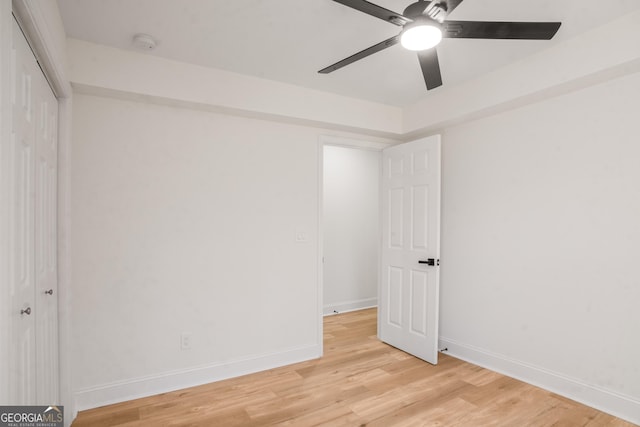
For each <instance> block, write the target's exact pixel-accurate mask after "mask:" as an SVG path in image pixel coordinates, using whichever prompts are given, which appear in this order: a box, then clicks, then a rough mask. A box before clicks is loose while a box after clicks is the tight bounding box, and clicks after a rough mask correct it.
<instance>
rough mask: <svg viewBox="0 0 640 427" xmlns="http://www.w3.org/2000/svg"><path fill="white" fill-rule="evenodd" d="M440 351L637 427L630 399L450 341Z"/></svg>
mask: <svg viewBox="0 0 640 427" xmlns="http://www.w3.org/2000/svg"><path fill="white" fill-rule="evenodd" d="M439 348H447V351H446V354H448V355H450V356H453V357H455V358H457V359H461V360H464V361H466V362H469V363H473V364H474V365H478V366H482V367H483V368H487V369H490V370H492V371H495V372H499V373H501V374H503V375H507V376H509V377H512V378H515V379H518V380H520V381H524V382H526V383H529V384H532V385H534V386H537V387H541V388H543V389H545V390H549V391H551V392H554V393H556V394H559V395H561V396H564V397H567V398H569V399H571V400H575V401H576V402H580V403H582V404H585V405H587V406H590V407H592V408H595V409H598V410H599V411H602V412H606V413H608V414H611V415H614V416H616V417H618V418H622V419H624V420H627V421H629V422H631V423H634V424H638V425H640V401H638V400H636V399H634V398H632V397H630V396H625V395H623V394H620V393H616V392H613V391H610V390H606V389H604V388H601V387H597V386H594V385H590V384H586V383H584V382H582V381H580V380H577V379H575V378H570V377H568V376H566V375H562V374H559V373H557V372H553V371H550V370H547V369H544V368H541V367H539V366H534V365H531V364H528V363H524V362H521V361H519V360H515V359H512V358H509V357H506V356H503V355H501V354H496V353H493V352H490V351H488V350H484V349H482V348H478V347H475V346H472V345H469V344H465V343H461V342H458V341H456V340H452V339H449V338H445V337H440V340H439Z"/></svg>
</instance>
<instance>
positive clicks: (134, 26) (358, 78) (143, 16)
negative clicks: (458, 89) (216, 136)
mask: <svg viewBox="0 0 640 427" xmlns="http://www.w3.org/2000/svg"><path fill="white" fill-rule="evenodd" d="M373 2H374V3H376V4H378V5H380V6H383V7H385V8H388V9H391V10H393V11H396V12H400V13H402V11H403V10H404V8H405V7H406V6H407V5H408V4H409V3H411V0H377V1H373ZM58 4H59V6H60V11H61V14H62V19H63V22H64V25H65V29H66V32H67V36H69V37H73V38H77V39H82V40H87V41H90V42H94V43H99V44H103V45H108V46H114V47H118V48H122V49H131V50H133V49H134V47H133V46H132V44H131V39H132V37H133V35H134V34H136V33H147V34H150V35H152V36H153V37H155V38H156V39H157V40H158V46H157V48H156V49H155V50H154V51H153V52H151V53H150V54H152V55H157V56H161V57H165V58H170V59H174V60H178V61H183V62H188V63H192V64H198V65H203V66H207V67H213V68H219V69H223V70H228V71H233V72H236V73H240V74H246V75H251V76H257V77H261V78H265V79H270V80H276V81H280V82H285V83H290V84H294V85H298V86H303V87H307V88H312V89H317V90H322V91H327V92H333V93H337V94H341V95H346V96H350V97H355V98H361V99H366V100H371V101H375V102H379V103H383V104H390V105H397V106H407V105H410V104H413V103H415V102H417V101H419V100H421V99H423V98H425V97H428V96H429V94H430V93H433V92H437V91H438V90H441V89H442V88H443V87H450V86H453V85H456V84H459V83H461V82H463V81H466V80H468V79H472V78H474V77H476V76H478V75H481V74H484V73H487V72H490V71H491V70H494V69H496V68H499V67H501V66H504V65H507V64H509V63H511V62H514V61H518V60H520V59H522V58H524V57H526V56H528V55H531V54H534V53H536V52H537V51H540V50H542V49H545V48H548V47H550V46H552V45H553V44H555V43H560V42H562V41H563V40H567V39H569V38H572V37H574V36H576V35H578V34H580V33H582V32H584V31H587V30H589V29H591V28H594V27H597V26H599V25H601V24H603V23H605V22H608V21H610V20H613V19H615V18H617V17H619V16H622V15H624V14H626V13H629V12H631V11H634V10H637V9H640V1H639V0H607V1H602V0H535V1H531V0H465V1H464V2H463V3H461V4H460V6H459V7H458V8H457V9H456V10H455V11H454V12H453V13H452V14H451V16H450V18H451V19H456V20H486V21H490V20H494V21H499V20H504V21H561V22H562V23H563V24H562V27H561V28H560V30H559V32H558V34H557V35H556V37H555V38H554V39H553V40H552V41H515V40H463V39H445V40H443V42H442V43H441V44H440V46H439V47H438V55H439V58H440V67H441V71H442V76H443V82H444V86H442V87H441V88H439V89H435V90H434V91H430V92H429V93H427V91H426V89H425V86H424V81H423V80H422V73H421V71H420V66H419V64H418V60H417V58H416V54H415V53H413V52H408V51H405V50H404V49H403V48H402V47H400V46H399V45H397V46H394V47H391V48H389V49H386V50H384V51H382V52H379V53H377V54H374V55H372V56H370V57H368V58H366V59H363V60H361V61H358V62H356V63H354V64H351V65H349V66H347V67H345V68H343V69H340V70H338V71H335V72H334V73H332V74H327V75H323V74H318V73H317V71H318V70H319V69H321V68H324V67H325V66H328V65H330V64H332V63H334V62H336V61H338V60H341V59H343V58H345V57H347V56H349V55H351V54H353V53H355V52H358V51H360V50H362V49H364V48H367V47H369V46H371V45H373V44H375V43H378V42H379V41H382V40H384V39H386V38H389V37H391V36H393V35H395V34H397V33H399V27H396V26H395V25H392V24H389V23H386V22H383V21H381V20H379V19H376V18H374V17H371V16H369V15H365V14H363V13H361V12H358V11H355V10H353V9H350V8H347V7H345V6H343V5H341V4H338V3H335V2H334V1H332V0H58ZM593 54H597V52H594V53H593Z"/></svg>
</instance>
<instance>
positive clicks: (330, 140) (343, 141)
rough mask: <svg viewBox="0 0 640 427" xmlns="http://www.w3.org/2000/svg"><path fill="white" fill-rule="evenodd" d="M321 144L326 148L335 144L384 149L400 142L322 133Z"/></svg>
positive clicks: (375, 149) (365, 148)
mask: <svg viewBox="0 0 640 427" xmlns="http://www.w3.org/2000/svg"><path fill="white" fill-rule="evenodd" d="M320 144H321V145H322V148H324V146H325V145H333V146H337V147H346V148H359V149H361V150H372V151H382V150H384V149H385V148H387V147H391V146H392V145H395V144H398V142H394V143H385V142H373V141H366V140H362V139H353V138H343V137H340V136H332V135H320Z"/></svg>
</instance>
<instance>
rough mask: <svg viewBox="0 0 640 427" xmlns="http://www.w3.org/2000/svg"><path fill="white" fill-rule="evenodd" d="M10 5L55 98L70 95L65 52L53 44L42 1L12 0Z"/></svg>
mask: <svg viewBox="0 0 640 427" xmlns="http://www.w3.org/2000/svg"><path fill="white" fill-rule="evenodd" d="M12 6H13V13H14V14H15V16H16V19H17V20H18V22H19V23H20V28H21V29H22V31H23V32H24V34H25V36H26V38H27V40H28V41H29V45H30V46H31V49H32V50H33V53H34V54H35V56H36V59H37V60H38V63H39V64H40V67H42V71H43V72H44V75H45V77H46V78H47V80H48V81H49V84H50V85H51V89H53V93H54V94H55V95H56V98H67V97H69V96H71V85H70V84H69V81H68V80H67V76H66V72H65V63H66V52H58V51H57V49H56V47H55V46H54V44H53V35H52V34H51V29H50V28H49V27H48V25H47V18H46V16H45V12H44V11H43V9H42V7H43V6H42V3H40V2H36V1H29V0H13V2H12Z"/></svg>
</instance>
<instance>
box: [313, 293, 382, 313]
mask: <svg viewBox="0 0 640 427" xmlns="http://www.w3.org/2000/svg"><path fill="white" fill-rule="evenodd" d="M377 306H378V298H377V297H376V298H366V299H360V300H353V301H342V302H338V303H334V304H328V305H325V306H324V307H323V311H322V313H323V315H324V316H329V315H332V314H340V313H348V312H350V311H358V310H364V309H365V308H374V307H377Z"/></svg>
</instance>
